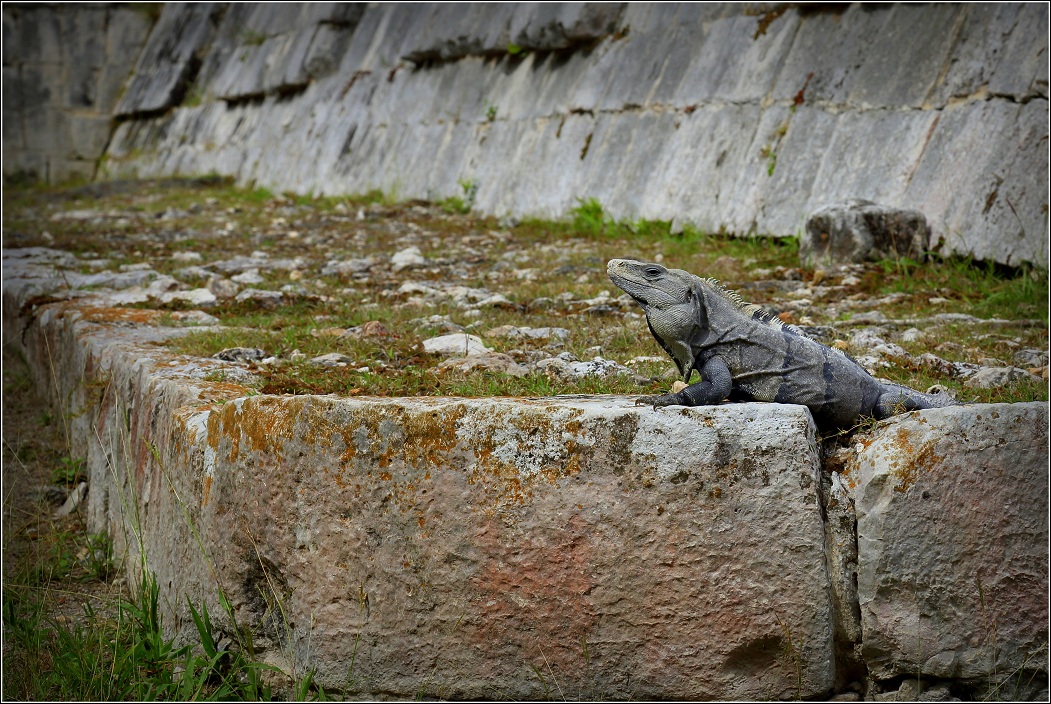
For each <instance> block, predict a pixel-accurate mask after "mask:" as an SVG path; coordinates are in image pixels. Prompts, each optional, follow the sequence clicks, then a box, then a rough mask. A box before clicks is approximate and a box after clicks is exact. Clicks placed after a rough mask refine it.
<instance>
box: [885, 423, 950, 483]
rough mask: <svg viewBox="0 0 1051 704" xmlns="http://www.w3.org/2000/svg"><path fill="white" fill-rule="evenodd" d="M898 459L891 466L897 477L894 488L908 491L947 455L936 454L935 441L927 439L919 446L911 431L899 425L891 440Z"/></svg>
mask: <svg viewBox="0 0 1051 704" xmlns="http://www.w3.org/2000/svg"><path fill="white" fill-rule="evenodd" d="M891 443H892V444H893V445H894V448H895V453H896V455H897V456H898V458H899V459H897V460H896V461H895V462H894V463H893V464H892V466H891V473H892V474H893V475H894V476H895V477H897V479H898V483H897V485H895V487H894V490H895V491H898V492H906V491H908V490H909V489H911V488H912V486H913V485H914V484H915V483H916V482H917V480H919V478H920V477H921V476H922V475H923V474H925V473H927V472H930V471H931V470H933V469H934V468H936V467H937V466H938V465H939V464H940V463H941V462H942V461H943V460H944V459H945V457H944V456H942V455H936V454H934V441H933V440H927V441H925V442H924V443H923V444H922V445H921V446H920V447H919V448H917V447H916V446H915V445H914V443H913V442H912V439H911V438H910V437H909V431H908V430H907V429H906V428H904V427H899V428H898V429H897V432H896V433H895V434H894V437H893V438H892V440H891Z"/></svg>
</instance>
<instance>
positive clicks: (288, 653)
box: [143, 397, 833, 699]
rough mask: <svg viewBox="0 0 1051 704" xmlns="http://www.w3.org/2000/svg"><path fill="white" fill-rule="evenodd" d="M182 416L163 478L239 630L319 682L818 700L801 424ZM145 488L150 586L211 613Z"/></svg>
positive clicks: (814, 508) (614, 400)
mask: <svg viewBox="0 0 1051 704" xmlns="http://www.w3.org/2000/svg"><path fill="white" fill-rule="evenodd" d="M177 415H178V417H179V418H180V420H179V422H177V423H175V424H174V425H173V436H172V437H173V438H174V440H173V442H172V443H170V444H167V445H166V446H165V447H166V448H167V450H166V451H167V454H164V455H163V457H164V461H165V464H166V466H165V467H164V471H165V473H166V474H167V476H169V477H171V478H172V480H173V482H174V486H173V487H172V488H173V489H174V490H175V491H176V492H177V494H178V496H180V497H182V500H183V501H184V503H185V505H186V507H187V509H188V510H189V513H190V515H191V517H192V519H193V520H194V521H195V524H196V526H197V529H198V531H199V532H200V534H201V535H202V537H203V540H204V545H205V550H206V552H207V553H208V555H209V556H210V558H211V560H212V561H213V565H214V568H215V570H216V573H217V574H218V575H219V579H220V580H221V581H222V582H223V583H224V584H225V585H226V586H227V591H228V594H229V596H230V598H231V600H232V603H233V604H234V606H235V608H236V609H237V614H238V618H239V620H240V621H241V623H242V624H245V625H251V626H252V627H253V628H254V629H256V631H257V633H259V637H258V638H257V643H259V644H262V645H263V646H264V647H269V648H270V649H271V652H272V653H274V654H275V657H276V656H277V654H280V655H281V657H286V658H287V657H295V658H297V659H298V660H299V665H300V667H310V668H317V681H318V682H320V683H321V684H323V685H324V686H326V687H340V688H345V687H347V682H348V679H349V680H350V681H351V682H352V683H353V684H352V686H351V688H352V689H353V690H354V691H359V692H388V693H394V694H398V695H403V696H404V695H415V694H417V693H421V692H422V693H424V694H425V695H426V696H442V697H450V698H464V697H467V698H479V697H480V698H493V697H499V698H516V699H519V698H537V697H545V696H557V695H558V693H559V692H561V693H563V694H564V695H565V696H567V697H581V696H599V695H602V696H607V697H615V698H624V697H629V698H630V697H635V698H675V699H709V698H722V699H753V698H764V699H765V698H776V697H789V698H794V697H796V696H799V695H802V696H804V697H805V696H820V695H821V694H822V693H825V692H828V691H830V689H831V687H832V683H833V664H832V654H831V650H832V614H831V606H830V596H829V578H828V574H827V570H826V566H825V557H824V549H823V543H824V540H823V524H822V520H821V510H820V507H819V503H818V496H817V479H816V472H817V471H818V459H817V453H816V448H815V444H814V432H815V431H814V426H813V423H812V421H811V418H810V416H809V414H808V413H807V411H806V410H805V409H803V408H800V407H795V406H777V405H772V404H734V405H732V406H725V407H720V408H702V409H675V410H673V411H664V412H653V411H652V410H651V409H647V408H637V407H635V406H634V405H633V404H632V403H631V401H630V400H629V399H624V398H621V397H594V398H587V397H565V398H558V399H533V400H512V399H475V400H464V399H385V400H381V399H373V400H361V399H337V398H331V397H317V398H302V397H300V398H296V397H282V398H278V397H252V398H245V399H239V400H235V401H230V402H227V403H226V404H224V405H222V406H215V407H212V408H210V409H203V410H198V411H194V410H192V409H186V412H179V413H178V414H177ZM147 465H150V466H149V467H147V468H146V469H145V470H144V472H145V474H146V475H148V476H154V477H156V475H157V473H158V472H159V468H157V467H153V466H152V462H150V461H149V458H147ZM154 481H155V482H159V479H154ZM143 485H144V487H149V488H147V489H145V491H146V493H147V495H146V496H145V497H144V499H143V501H145V502H146V503H148V505H149V519H148V520H149V525H150V527H151V528H150V530H151V531H155V532H153V533H152V535H151V537H150V539H149V540H148V544H147V550H148V551H149V553H150V564H151V567H153V568H154V569H157V571H158V577H159V581H160V583H161V585H162V586H163V585H165V584H167V583H169V580H171V582H172V583H175V584H180V585H181V586H182V587H183V588H188V589H192V587H189V586H187V585H189V584H192V583H197V584H200V585H202V588H201V593H202V594H203V595H204V596H206V597H208V594H209V590H210V589H213V590H214V586H209V585H211V584H212V583H211V577H210V574H211V573H210V571H209V569H208V568H207V567H206V565H205V561H204V558H203V556H202V555H201V554H196V555H195V554H194V553H195V551H197V549H196V548H195V547H194V546H193V545H191V544H188V543H187V541H184V540H182V538H181V536H182V535H183V534H184V533H185V529H184V528H180V525H181V524H183V523H185V520H184V519H180V518H179V516H180V511H181V509H180V508H177V507H176V506H175V505H174V502H173V501H172V500H171V498H170V497H171V495H172V494H171V492H170V491H169V488H168V487H167V486H166V485H164V484H161V483H156V485H155V486H153V485H150V484H148V483H144V484H143ZM166 526H168V527H166ZM173 536H175V538H174V539H173ZM198 552H199V551H198ZM208 598H214V596H212V597H208ZM169 599H170V601H171V603H180V598H178V597H177V595H176V593H175V592H174V591H169ZM278 601H280V603H281V608H280V610H279V609H277V606H276V604H277V603H278ZM279 612H281V613H284V614H285V616H284V617H280V616H277V615H276V614H278V613H279ZM185 623H186V624H187V626H188V627H192V624H190V623H189V622H188V621H187V622H185ZM348 673H349V678H348Z"/></svg>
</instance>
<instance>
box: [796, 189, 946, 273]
mask: <svg viewBox="0 0 1051 704" xmlns="http://www.w3.org/2000/svg"><path fill="white" fill-rule="evenodd" d="M929 237H930V230H929V228H928V227H927V219H926V218H925V217H924V216H923V213H921V212H918V211H915V210H900V209H898V208H890V207H887V206H884V205H877V204H875V203H871V202H869V201H866V200H853V201H850V202H848V203H843V204H836V205H829V206H826V207H824V208H821V209H820V210H818V211H816V212H814V213H812V214H811V215H810V217H809V218H807V223H806V231H805V234H804V235H803V237H801V238H800V240H799V259H800V262H801V263H802V264H803V266H806V267H816V266H834V265H840V264H849V263H851V262H862V261H877V260H880V259H897V258H901V257H908V258H910V259H914V260H922V259H923V258H924V256H925V252H926V251H927V242H928V238H929Z"/></svg>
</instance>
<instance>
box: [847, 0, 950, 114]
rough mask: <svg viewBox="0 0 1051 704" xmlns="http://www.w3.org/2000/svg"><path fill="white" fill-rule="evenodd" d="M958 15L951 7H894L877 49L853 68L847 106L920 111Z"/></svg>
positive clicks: (944, 58)
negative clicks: (907, 108)
mask: <svg viewBox="0 0 1051 704" xmlns="http://www.w3.org/2000/svg"><path fill="white" fill-rule="evenodd" d="M963 12H964V9H963V7H962V6H960V5H952V4H941V5H893V6H892V8H891V10H890V17H888V18H887V22H886V24H885V25H884V26H883V29H882V30H881V31H880V33H879V37H878V43H877V44H876V45H875V47H878V50H874V51H868V52H866V54H865V56H864V60H863V63H862V64H861V67H860V68H859V69H858V72H857V75H856V79H855V82H854V87H853V90H851V92H850V95H849V100H850V102H851V103H852V104H853V105H855V106H857V107H862V108H865V107H892V106H893V107H912V108H918V107H920V106H922V105H923V104H924V103H925V102H926V100H927V96H928V95H929V94H930V92H931V90H932V89H933V88H934V86H935V83H936V81H937V79H938V77H939V76H940V75H941V72H942V70H943V68H944V67H945V65H946V64H947V62H948V60H949V52H950V49H951V48H952V45H953V37H954V35H955V28H956V25H957V23H958V22H959V21H960V20H961V13H963ZM921 37H922V39H920V38H921ZM875 47H874V48H875Z"/></svg>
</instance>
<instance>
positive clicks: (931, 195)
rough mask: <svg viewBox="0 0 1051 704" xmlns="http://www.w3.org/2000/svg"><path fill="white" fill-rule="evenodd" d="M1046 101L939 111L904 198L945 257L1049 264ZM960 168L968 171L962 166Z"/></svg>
mask: <svg viewBox="0 0 1051 704" xmlns="http://www.w3.org/2000/svg"><path fill="white" fill-rule="evenodd" d="M1047 124H1048V103H1047V101H1046V100H1031V101H1029V102H1028V103H1025V104H1021V105H1018V104H1015V103H1013V102H1010V101H1006V100H989V101H980V102H968V103H964V104H961V105H957V106H951V107H948V108H946V109H945V110H942V111H941V113H940V116H939V117H938V118H937V120H936V121H935V122H934V123H933V124H932V125H931V127H932V132H931V134H930V136H929V138H928V139H927V142H926V144H925V146H924V150H923V154H922V158H921V159H920V160H919V161H918V163H917V164H916V166H915V167H914V173H913V174H912V177H911V180H910V181H909V186H908V191H907V193H906V197H905V201H906V203H907V204H908V205H909V207H915V208H918V209H919V210H922V211H923V212H924V213H925V214H926V215H927V217H928V219H929V220H930V222H931V225H932V230H933V232H932V241H936V240H938V239H942V240H944V247H943V249H942V252H943V253H944V254H955V253H958V254H963V253H970V254H971V255H973V256H974V257H975V258H977V259H990V260H993V261H998V262H1002V263H1005V264H1012V265H1019V264H1021V263H1023V262H1029V263H1032V264H1038V265H1042V266H1047V264H1048V251H1047V246H1048V240H1047V238H1046V237H1041V236H1040V233H1046V231H1047V222H1046V219H1045V216H1044V212H1043V206H1041V205H1039V203H1042V202H1045V201H1040V200H1039V198H1038V199H1036V200H1032V199H1033V196H1034V195H1035V194H1037V193H1039V194H1044V195H1041V196H1040V197H1041V198H1045V199H1046V192H1047V184H1048V160H1047V158H1046V157H1047V155H1046V154H1045V153H1044V150H1043V148H1042V147H1041V146H1040V145H1041V144H1042V143H1043V142H1044V141H1045V140H1046V139H1047ZM961 164H963V165H965V166H966V168H960V165H961Z"/></svg>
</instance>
